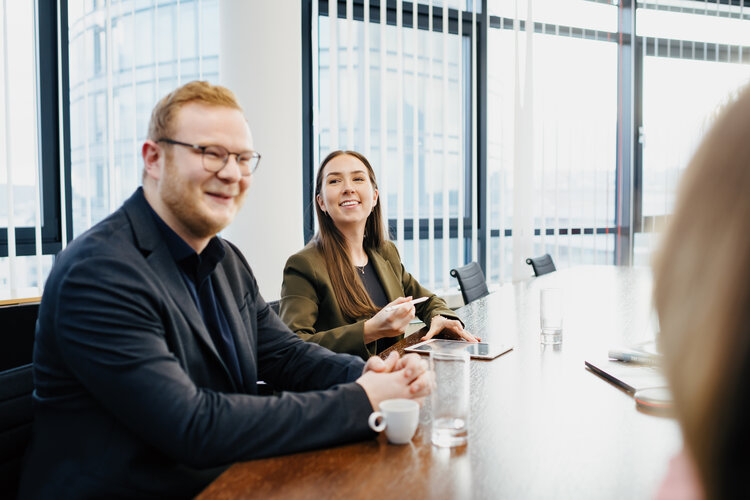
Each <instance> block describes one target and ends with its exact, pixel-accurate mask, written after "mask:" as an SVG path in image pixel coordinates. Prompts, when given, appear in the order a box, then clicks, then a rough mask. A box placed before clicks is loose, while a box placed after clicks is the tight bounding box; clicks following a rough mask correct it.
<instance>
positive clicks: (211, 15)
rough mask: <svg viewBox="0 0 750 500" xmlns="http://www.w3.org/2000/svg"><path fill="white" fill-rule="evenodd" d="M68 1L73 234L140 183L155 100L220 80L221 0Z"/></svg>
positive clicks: (94, 221)
mask: <svg viewBox="0 0 750 500" xmlns="http://www.w3.org/2000/svg"><path fill="white" fill-rule="evenodd" d="M68 9H69V10H68V22H69V44H70V46H69V59H70V128H71V134H70V137H71V163H72V166H71V180H72V187H73V199H72V200H71V201H70V202H71V203H72V205H73V236H74V237H75V236H78V235H79V234H81V233H82V232H84V231H85V230H86V229H88V228H89V227H91V225H93V224H95V223H96V222H98V221H99V220H101V219H103V218H104V217H106V216H107V215H109V214H110V213H111V212H112V211H113V210H115V209H116V208H117V207H119V206H120V204H121V203H122V202H123V201H124V200H125V199H126V198H127V197H128V196H129V195H130V194H131V193H132V192H133V190H134V189H135V188H136V187H137V186H139V185H140V183H141V171H142V162H141V159H140V146H141V144H142V142H143V140H144V139H145V137H146V132H147V127H148V121H149V117H150V113H151V109H152V108H153V106H154V104H156V101H157V100H158V99H159V98H161V97H162V96H163V95H165V94H166V93H167V92H169V91H170V90H172V89H174V88H175V87H177V86H179V85H181V84H183V83H186V82H188V81H191V80H196V79H201V80H208V81H213V82H216V81H217V80H218V72H219V58H218V53H219V47H218V44H219V41H218V40H219V37H218V0H180V1H175V0H172V1H156V0H120V1H117V0H110V1H106V2H104V1H102V2H91V1H86V0H70V1H69V2H68Z"/></svg>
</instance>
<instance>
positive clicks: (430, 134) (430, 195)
mask: <svg viewBox="0 0 750 500" xmlns="http://www.w3.org/2000/svg"><path fill="white" fill-rule="evenodd" d="M432 16H433V6H432V0H429V4H428V22H427V28H428V29H427V50H426V51H425V54H426V56H427V85H425V99H424V101H425V121H424V123H425V125H424V127H425V132H424V136H425V165H426V166H427V167H432V165H433V162H432V160H433V157H434V154H435V150H434V147H433V144H434V130H433V120H432V119H431V116H428V113H429V112H430V109H431V108H432V106H429V103H430V102H432V101H431V92H430V89H431V88H432V50H433V43H432V29H433V24H434V23H433V18H432ZM428 158H429V159H430V162H429V165H428V162H427V161H426V160H427V159H428ZM427 178H428V179H429V180H428V182H429V185H428V186H427V207H428V210H429V215H428V217H427V242H428V243H427V249H428V264H429V272H428V273H427V275H428V276H429V283H430V287H432V288H434V287H435V284H436V280H435V194H434V191H435V183H434V179H435V176H434V175H428V176H427Z"/></svg>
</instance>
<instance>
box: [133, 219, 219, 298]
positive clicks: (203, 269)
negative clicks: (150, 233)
mask: <svg viewBox="0 0 750 500" xmlns="http://www.w3.org/2000/svg"><path fill="white" fill-rule="evenodd" d="M148 207H149V209H150V210H151V213H152V214H153V215H154V220H155V221H156V225H157V226H158V227H159V231H160V232H161V234H162V236H163V237H164V242H165V243H166V245H167V248H168V249H169V253H170V254H171V255H172V258H173V259H174V261H175V262H176V263H177V265H178V266H179V267H180V269H182V271H183V272H185V273H186V274H187V275H188V276H189V277H190V279H192V280H193V281H194V282H195V283H196V284H200V283H201V282H202V281H203V280H204V279H205V278H206V277H207V276H208V275H210V274H211V273H212V272H213V271H214V269H216V266H217V265H218V264H219V262H221V260H222V259H223V258H224V255H226V250H224V245H222V243H221V241H220V240H219V237H218V236H214V237H213V238H211V240H210V241H209V242H208V245H206V248H204V249H203V251H202V252H201V253H200V254H198V253H197V252H196V251H195V250H193V247H191V246H190V245H188V244H187V242H186V241H185V240H183V239H182V238H181V237H180V235H179V234H177V233H176V232H175V231H174V230H173V229H172V228H171V227H169V226H168V225H167V223H166V222H164V220H163V219H162V218H161V217H159V214H157V213H156V211H155V210H154V209H153V207H151V205H149V206H148Z"/></svg>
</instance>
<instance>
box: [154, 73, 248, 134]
mask: <svg viewBox="0 0 750 500" xmlns="http://www.w3.org/2000/svg"><path fill="white" fill-rule="evenodd" d="M192 102H194V103H198V104H204V105H207V106H223V107H227V108H233V109H236V110H239V111H240V112H242V107H241V106H240V104H239V103H238V102H237V97H235V95H234V93H233V92H232V91H231V90H229V89H228V88H226V87H222V86H220V85H212V84H210V83H209V82H202V81H197V80H196V81H192V82H189V83H186V84H185V85H183V86H182V87H179V88H177V89H175V90H173V91H172V92H170V93H169V94H167V95H165V96H164V97H162V98H161V100H159V102H158V103H156V106H154V110H153V111H152V112H151V121H150V122H149V124H148V138H149V139H151V140H152V141H156V140H158V139H162V138H165V137H168V138H171V135H172V133H173V132H174V130H173V129H172V127H173V125H174V120H175V116H177V111H179V110H180V108H182V107H183V106H184V105H185V104H189V103H192Z"/></svg>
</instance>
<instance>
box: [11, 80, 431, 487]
mask: <svg viewBox="0 0 750 500" xmlns="http://www.w3.org/2000/svg"><path fill="white" fill-rule="evenodd" d="M142 157H143V164H144V169H143V187H142V188H139V189H137V190H136V192H135V193H134V194H133V195H132V196H131V197H130V199H128V200H127V201H125V203H124V204H123V205H122V207H121V208H119V209H118V210H117V211H115V212H114V213H113V214H112V215H110V216H109V217H107V218H106V219H105V220H103V221H102V222H100V223H98V224H97V225H95V226H94V227H93V228H91V229H90V230H89V231H87V232H86V233H84V234H83V235H81V236H80V237H78V238H76V239H75V241H73V242H72V243H71V244H70V245H69V246H68V247H67V248H66V249H65V250H64V251H63V252H62V253H61V254H60V255H59V256H58V258H57V259H56V260H55V265H54V267H53V269H52V271H51V273H50V276H49V279H48V280H47V283H46V285H45V289H44V295H43V297H42V303H41V306H40V309H39V320H38V322H37V330H36V341H35V344H34V387H35V390H34V394H33V402H34V414H35V416H34V435H33V439H32V443H31V445H30V449H29V451H28V456H27V461H26V464H25V468H24V473H23V478H22V481H21V490H20V496H21V497H22V498H174V497H178V498H180V497H183V498H184V497H190V496H194V495H196V494H197V493H198V492H200V491H201V489H202V488H204V487H205V486H207V485H208V484H209V483H210V482H211V481H212V480H213V479H215V478H216V477H217V476H218V475H219V474H220V473H221V472H222V471H224V470H225V469H226V468H227V467H228V466H229V465H231V464H232V463H233V462H236V461H240V460H250V459H254V458H261V457H268V456H272V455H279V454H285V453H292V452H297V451H302V450H308V449H312V448H319V447H324V446H333V445H337V444H341V443H344V442H347V441H353V440H361V439H364V438H368V437H372V436H374V433H373V432H372V431H371V430H370V429H369V427H368V425H367V418H368V416H369V414H370V413H371V412H372V411H373V408H377V407H378V405H379V403H380V401H382V400H384V399H389V398H414V399H420V398H422V397H424V396H425V395H427V394H428V393H429V391H430V387H431V383H430V381H429V372H426V371H425V364H424V363H423V362H421V361H420V360H419V359H418V357H417V356H416V355H413V356H405V357H404V358H399V357H398V355H397V354H395V353H394V354H393V355H392V356H391V357H390V358H388V359H387V360H385V361H383V360H380V359H373V360H371V361H369V362H368V363H367V364H365V363H364V362H363V361H362V360H361V359H359V358H357V357H354V356H348V355H343V354H334V353H332V352H331V351H329V350H327V349H324V348H322V347H320V346H318V345H315V344H310V343H308V342H303V341H301V340H300V339H299V338H298V337H297V336H296V335H295V334H294V333H292V332H291V331H289V329H288V328H287V327H286V326H285V325H284V324H283V323H282V322H281V320H280V319H279V318H278V316H276V314H275V313H274V312H273V311H272V310H271V308H270V307H269V306H268V304H266V302H265V301H264V300H263V298H262V296H261V294H260V292H259V290H258V285H257V283H256V281H255V278H254V277H253V273H252V271H251V270H250V267H249V265H248V263H247V262H246V261H245V259H244V257H243V256H242V254H241V253H240V251H239V250H238V249H237V247H235V246H234V245H232V244H231V243H229V242H228V241H226V240H224V239H222V238H220V237H218V236H217V233H218V232H219V231H221V230H222V229H223V228H225V227H226V226H227V225H228V224H229V223H230V222H231V221H232V219H233V218H234V216H235V215H236V214H237V211H238V210H239V208H240V206H241V205H242V202H243V200H244V198H245V195H246V193H247V190H248V188H249V187H250V183H251V180H252V177H253V172H254V171H255V168H256V167H257V166H258V162H259V160H260V155H259V154H258V153H257V152H256V151H254V148H253V141H252V136H251V134H250V128H249V126H248V123H247V121H246V119H245V116H244V115H243V113H242V109H241V108H240V106H239V104H238V102H237V100H236V98H235V96H234V94H232V92H230V91H229V90H227V89H226V88H223V87H219V86H214V85H211V84H209V83H206V82H191V83H188V84H186V85H184V86H182V87H180V88H178V89H176V90H175V91H173V92H172V93H170V94H168V95H167V96H165V97H164V98H163V99H161V100H160V101H159V102H158V103H157V105H156V107H155V108H154V110H153V113H152V116H151V123H150V125H149V132H148V139H147V140H146V141H145V143H144V144H143V146H142ZM269 214H270V216H273V212H272V207H269ZM269 214H265V215H263V216H269ZM260 240H262V237H261V236H260V235H259V242H258V244H259V245H262V244H264V243H263V242H262V241H260ZM258 380H264V381H265V382H267V383H268V384H270V385H271V386H272V387H273V388H274V389H275V390H276V391H284V392H280V393H278V394H277V395H274V396H260V395H258V390H257V381H258Z"/></svg>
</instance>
